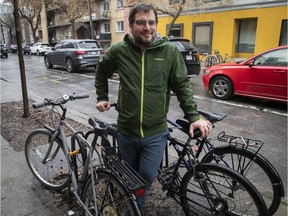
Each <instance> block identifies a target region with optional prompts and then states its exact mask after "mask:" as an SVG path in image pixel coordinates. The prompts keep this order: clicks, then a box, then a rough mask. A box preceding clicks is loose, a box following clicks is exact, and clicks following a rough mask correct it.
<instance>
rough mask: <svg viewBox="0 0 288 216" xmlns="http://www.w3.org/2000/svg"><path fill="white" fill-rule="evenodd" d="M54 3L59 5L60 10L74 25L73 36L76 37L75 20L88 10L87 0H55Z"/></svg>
mask: <svg viewBox="0 0 288 216" xmlns="http://www.w3.org/2000/svg"><path fill="white" fill-rule="evenodd" d="M54 4H55V5H56V6H57V7H59V10H60V12H63V13H64V16H65V17H66V18H67V19H68V20H69V22H70V23H71V26H72V37H73V38H75V33H76V32H75V21H76V20H77V19H79V18H81V17H82V16H83V13H84V12H85V11H87V5H86V4H87V2H86V0H62V1H55V2H54Z"/></svg>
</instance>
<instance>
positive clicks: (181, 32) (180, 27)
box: [166, 23, 184, 37]
mask: <svg viewBox="0 0 288 216" xmlns="http://www.w3.org/2000/svg"><path fill="white" fill-rule="evenodd" d="M168 26H169V24H167V25H166V32H167V29H168ZM173 28H175V30H179V32H180V35H179V36H175V37H183V32H184V24H183V23H178V24H174V25H173V26H172V28H171V30H173ZM171 30H170V33H171ZM171 36H172V35H170V34H169V37H171Z"/></svg>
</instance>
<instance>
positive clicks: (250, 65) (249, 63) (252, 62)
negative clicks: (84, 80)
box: [247, 59, 254, 67]
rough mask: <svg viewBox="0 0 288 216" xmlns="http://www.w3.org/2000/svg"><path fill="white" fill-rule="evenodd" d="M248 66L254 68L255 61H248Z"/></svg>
mask: <svg viewBox="0 0 288 216" xmlns="http://www.w3.org/2000/svg"><path fill="white" fill-rule="evenodd" d="M247 65H249V67H252V66H253V65H254V59H251V60H250V61H248V62H247Z"/></svg>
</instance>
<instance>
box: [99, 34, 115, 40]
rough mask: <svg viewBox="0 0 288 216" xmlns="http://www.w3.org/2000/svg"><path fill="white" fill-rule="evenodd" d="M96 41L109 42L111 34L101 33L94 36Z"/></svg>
mask: <svg viewBox="0 0 288 216" xmlns="http://www.w3.org/2000/svg"><path fill="white" fill-rule="evenodd" d="M96 39H97V40H111V33H101V34H100V35H96Z"/></svg>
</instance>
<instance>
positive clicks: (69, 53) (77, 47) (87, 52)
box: [44, 39, 104, 72]
mask: <svg viewBox="0 0 288 216" xmlns="http://www.w3.org/2000/svg"><path fill="white" fill-rule="evenodd" d="M102 53H104V50H103V49H102V47H101V46H100V44H99V43H98V42H97V41H96V40H92V39H65V40H62V41H60V42H58V43H57V44H56V45H55V48H53V49H52V51H50V52H47V53H46V54H45V56H44V63H45V66H46V68H48V69H49V68H52V67H53V65H59V66H64V67H66V70H67V71H68V72H75V71H76V69H79V68H86V67H96V65H97V63H98V59H99V56H100V55H101V54H102Z"/></svg>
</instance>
